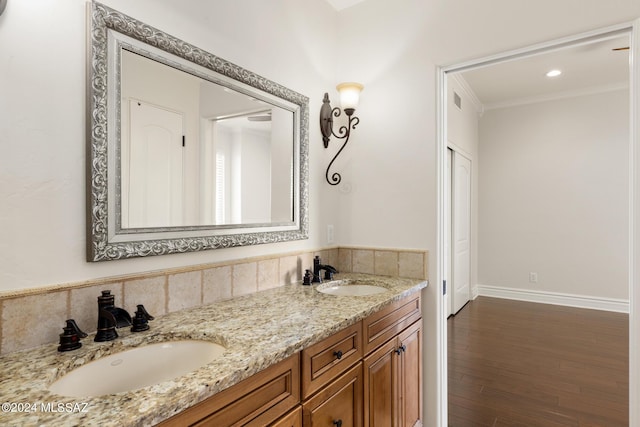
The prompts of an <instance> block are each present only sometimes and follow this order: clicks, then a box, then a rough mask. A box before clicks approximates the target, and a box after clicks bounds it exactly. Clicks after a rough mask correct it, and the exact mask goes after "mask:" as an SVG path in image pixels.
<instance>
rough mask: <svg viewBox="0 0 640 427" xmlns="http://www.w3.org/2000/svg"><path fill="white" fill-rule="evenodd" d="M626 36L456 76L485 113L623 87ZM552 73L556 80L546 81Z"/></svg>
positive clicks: (626, 64) (626, 75) (626, 80)
mask: <svg viewBox="0 0 640 427" xmlns="http://www.w3.org/2000/svg"><path fill="white" fill-rule="evenodd" d="M626 46H629V36H628V35H622V36H619V35H618V36H616V37H613V38H607V39H599V40H596V41H592V42H589V43H586V44H580V45H577V46H573V47H568V48H564V49H562V50H556V51H552V52H548V53H544V54H539V55H536V56H531V57H527V58H522V59H518V60H513V61H508V62H502V63H498V64H494V65H490V66H487V67H484V68H478V69H475V70H471V71H465V72H462V73H461V75H462V77H463V78H464V80H465V81H466V83H467V85H468V86H469V87H470V88H471V90H472V91H473V92H474V94H475V96H476V97H477V98H478V100H479V101H480V103H481V104H482V106H483V107H484V108H485V109H491V108H499V107H504V106H508V105H516V104H523V103H528V102H535V101H536V100H542V99H549V98H553V97H561V96H569V95H577V94H581V93H590V92H598V91H605V90H611V89H614V88H622V87H626V86H627V85H628V83H629V51H628V50H623V51H613V50H612V49H614V48H619V47H626ZM552 69H559V70H562V75H560V76H558V77H554V78H549V77H547V76H546V75H545V74H546V73H547V71H549V70H552Z"/></svg>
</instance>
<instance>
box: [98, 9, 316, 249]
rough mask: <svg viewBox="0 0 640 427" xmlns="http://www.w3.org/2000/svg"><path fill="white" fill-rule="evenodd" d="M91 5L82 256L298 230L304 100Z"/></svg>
mask: <svg viewBox="0 0 640 427" xmlns="http://www.w3.org/2000/svg"><path fill="white" fill-rule="evenodd" d="M89 10H90V12H89V15H90V21H91V22H90V34H89V41H88V46H89V55H88V68H89V70H88V98H89V99H88V150H87V151H88V161H87V179H88V183H87V198H88V206H87V210H88V220H87V225H88V232H87V234H88V235H87V258H88V260H89V261H107V260H116V259H124V258H132V257H144V256H151V255H163V254H171V253H182V252H191V251H200V250H207V249H218V248H227V247H233V246H245V245H256V244H264V243H274V242H283V241H290V240H300V239H306V238H307V237H308V212H307V207H308V127H309V126H308V110H309V106H308V104H309V100H308V98H307V97H305V96H303V95H301V94H299V93H297V92H295V91H293V90H291V89H288V88H286V87H284V86H281V85H279V84H278V83H275V82H273V81H270V80H268V79H266V78H264V77H261V76H259V75H257V74H256V73H253V72H251V71H249V70H246V69H244V68H242V67H239V66H237V65H235V64H232V63H230V62H228V61H226V60H224V59H222V58H219V57H217V56H215V55H213V54H211V53H209V52H206V51H204V50H202V49H200V48H198V47H196V46H193V45H191V44H189V43H187V42H184V41H182V40H179V39H177V38H175V37H173V36H171V35H169V34H166V33H164V32H162V31H160V30H158V29H156V28H153V27H151V26H149V25H147V24H145V23H143V22H140V21H138V20H136V19H134V18H131V17H129V16H127V15H124V14H122V13H120V12H118V11H116V10H113V9H111V8H109V7H107V6H104V5H102V4H100V3H97V2H93V3H91V4H90V5H89Z"/></svg>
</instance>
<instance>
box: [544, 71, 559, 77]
mask: <svg viewBox="0 0 640 427" xmlns="http://www.w3.org/2000/svg"><path fill="white" fill-rule="evenodd" d="M560 74H562V71H560V70H551V71H549V72H548V73H547V77H558V76H559V75H560Z"/></svg>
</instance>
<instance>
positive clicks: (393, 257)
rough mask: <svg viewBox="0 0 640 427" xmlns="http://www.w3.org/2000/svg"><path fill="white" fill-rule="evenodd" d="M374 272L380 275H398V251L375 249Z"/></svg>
mask: <svg viewBox="0 0 640 427" xmlns="http://www.w3.org/2000/svg"><path fill="white" fill-rule="evenodd" d="M374 272H375V274H377V275H380V276H392V277H398V252H396V251H375V254H374Z"/></svg>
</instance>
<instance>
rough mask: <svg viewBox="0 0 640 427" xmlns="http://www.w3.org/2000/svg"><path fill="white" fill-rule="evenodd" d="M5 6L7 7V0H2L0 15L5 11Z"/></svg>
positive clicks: (0, 2) (0, 1)
mask: <svg viewBox="0 0 640 427" xmlns="http://www.w3.org/2000/svg"><path fill="white" fill-rule="evenodd" d="M5 7H7V0H0V15H2V12H4V8H5Z"/></svg>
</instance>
